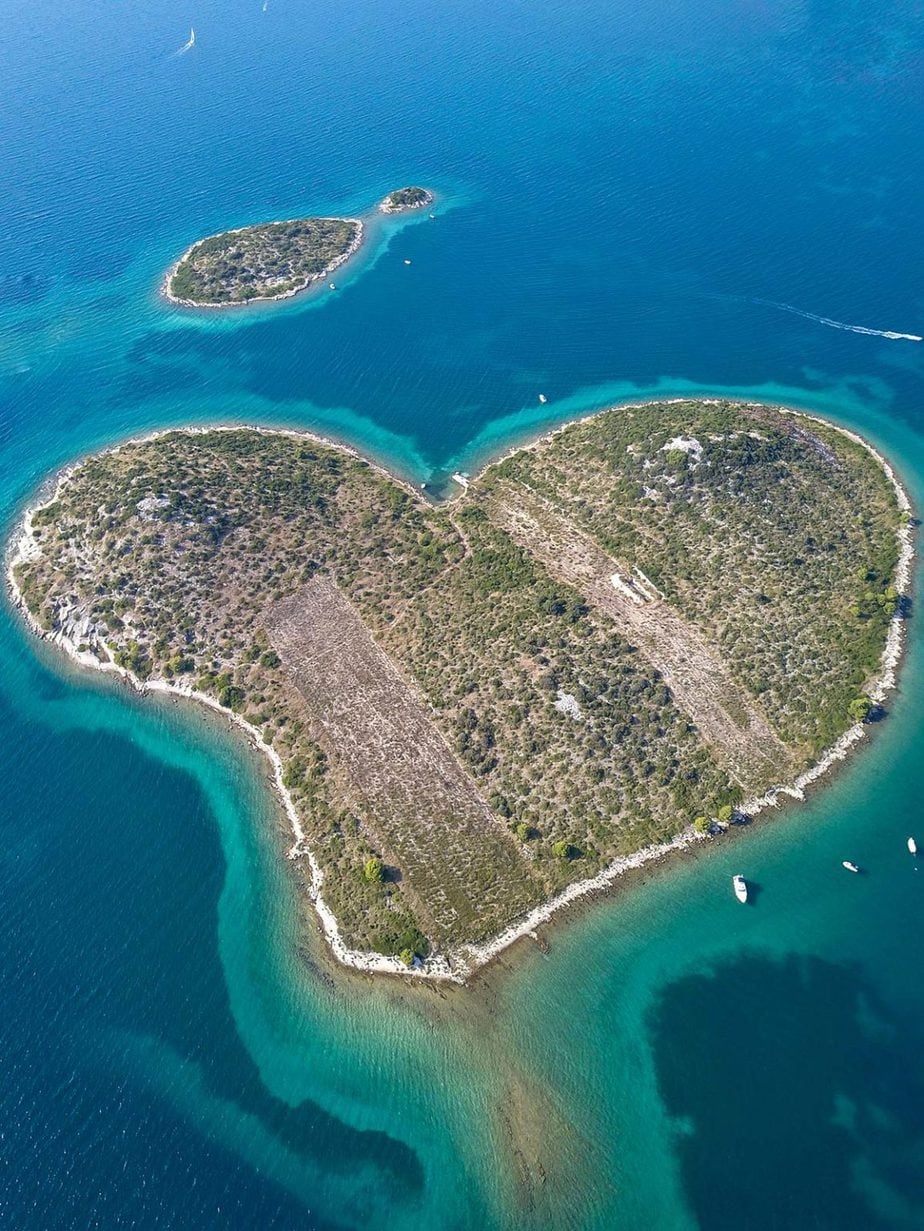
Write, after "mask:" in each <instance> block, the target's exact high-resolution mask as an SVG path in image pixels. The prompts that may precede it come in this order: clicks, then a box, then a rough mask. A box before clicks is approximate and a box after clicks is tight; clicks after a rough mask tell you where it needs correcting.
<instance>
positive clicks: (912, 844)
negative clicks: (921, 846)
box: [908, 838, 918, 855]
mask: <svg viewBox="0 0 924 1231" xmlns="http://www.w3.org/2000/svg"><path fill="white" fill-rule="evenodd" d="M908 850H909V851H910V852H911V854H912V855H916V854H917V853H918V844H917V842H915V840H914V838H909V839H908Z"/></svg>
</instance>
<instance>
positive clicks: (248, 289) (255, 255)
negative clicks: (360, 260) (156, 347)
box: [161, 188, 433, 308]
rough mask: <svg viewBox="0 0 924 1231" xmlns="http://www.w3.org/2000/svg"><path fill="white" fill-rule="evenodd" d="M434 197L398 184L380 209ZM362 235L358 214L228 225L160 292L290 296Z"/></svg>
mask: <svg viewBox="0 0 924 1231" xmlns="http://www.w3.org/2000/svg"><path fill="white" fill-rule="evenodd" d="M432 201H433V194H432V193H431V192H429V191H428V190H427V189H425V188H399V189H396V190H395V191H394V192H392V193H390V194H389V195H388V196H387V197H386V198H385V200H384V201H382V202H381V203H380V206H379V209H380V210H381V211H382V212H383V213H386V214H395V213H401V212H403V211H405V210H412V209H418V208H420V207H422V206H423V205H427V204H429V203H430V202H432ZM365 235H366V227H365V225H364V223H363V220H362V219H361V218H294V219H290V220H288V221H283V222H264V223H258V224H257V225H255V226H249V227H239V228H237V229H235V230H233V231H223V232H222V233H221V234H219V235H210V236H208V237H207V238H206V239H200V240H198V241H197V242H196V243H194V244H193V245H192V246H191V247H190V248H188V249H187V250H186V252H184V253H183V255H182V256H181V257H180V259H179V260H178V261H177V262H176V264H175V265H173V266H172V267H171V269H170V270H168V272H167V275H166V277H165V278H164V281H163V285H162V287H161V291H162V293H163V295H164V296H165V298H167V299H169V300H170V301H171V302H172V303H176V304H182V305H183V306H184V307H190V308H231V307H240V306H241V305H244V304H248V303H254V302H256V301H258V300H263V301H267V300H276V299H290V298H291V297H292V296H293V295H297V294H299V292H301V291H304V290H306V289H307V288H308V287H309V286H310V285H311V284H312V283H314V282H318V281H320V280H321V279H323V278H326V277H328V276H329V275H330V274H332V273H333V272H334V270H335V269H339V267H340V266H341V265H343V264H344V262H345V261H347V260H349V258H350V257H351V256H353V254H354V253H355V252H357V251H358V250H359V248H360V247H361V246H362V244H363V241H364V238H365Z"/></svg>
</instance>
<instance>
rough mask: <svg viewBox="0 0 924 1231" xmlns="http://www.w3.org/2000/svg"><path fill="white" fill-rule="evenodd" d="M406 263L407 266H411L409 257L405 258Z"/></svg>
mask: <svg viewBox="0 0 924 1231" xmlns="http://www.w3.org/2000/svg"><path fill="white" fill-rule="evenodd" d="M404 263H405V265H410V263H411V262H410V261H409V260H408V259H407V257H405V258H404Z"/></svg>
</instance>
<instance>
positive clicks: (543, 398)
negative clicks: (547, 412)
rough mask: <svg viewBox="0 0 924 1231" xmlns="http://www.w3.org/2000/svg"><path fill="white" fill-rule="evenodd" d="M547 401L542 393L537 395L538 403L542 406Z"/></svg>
mask: <svg viewBox="0 0 924 1231" xmlns="http://www.w3.org/2000/svg"><path fill="white" fill-rule="evenodd" d="M548 400H549V399H548V398H547V397H546V396H545V394H544V393H540V394H539V401H540V402H541V403H542V405H543V406H544V405H545V404H546V402H547V401H548Z"/></svg>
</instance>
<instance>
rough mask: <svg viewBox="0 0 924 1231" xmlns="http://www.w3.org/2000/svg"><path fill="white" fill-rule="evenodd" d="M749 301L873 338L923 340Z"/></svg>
mask: <svg viewBox="0 0 924 1231" xmlns="http://www.w3.org/2000/svg"><path fill="white" fill-rule="evenodd" d="M749 302H750V303H756V304H761V305H762V306H763V307H765V308H777V309H778V310H779V311H780V312H791V313H792V314H793V316H802V317H804V318H805V320H807V321H816V322H817V323H818V324H819V325H827V326H828V327H829V328H830V329H845V330H846V331H847V332H848V333H865V334H868V335H869V336H870V337H874V338H891V339H892V340H893V341H895V342H924V338H922V337H920V336H919V335H918V334H916V333H898V332H897V331H896V330H894V329H869V328H867V326H866V325H848V324H847V323H846V321H834V320H832V319H831V317H830V316H818V315H817V313H815V312H803V310H802V309H801V308H794V307H793V306H792V304H790V303H776V302H775V301H774V300H772V299H751V300H749Z"/></svg>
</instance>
